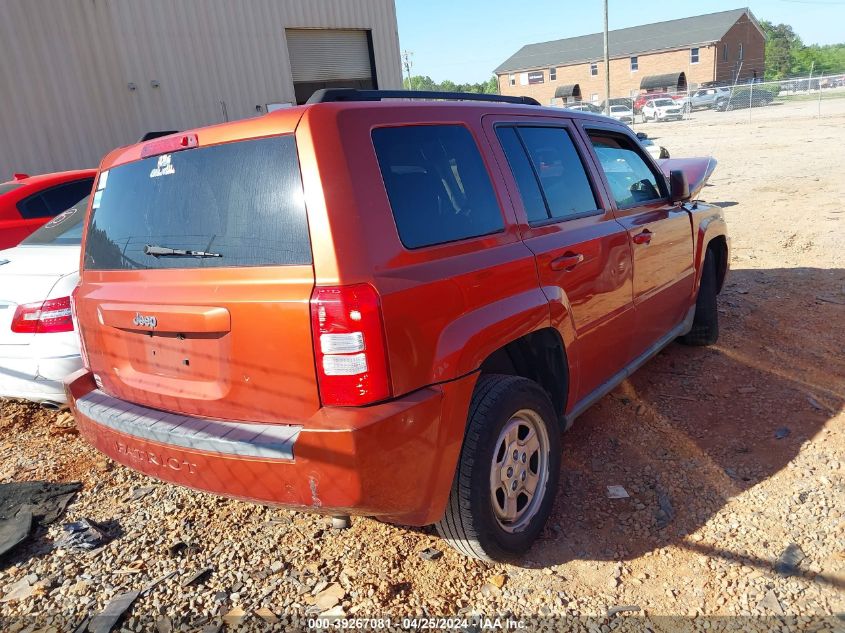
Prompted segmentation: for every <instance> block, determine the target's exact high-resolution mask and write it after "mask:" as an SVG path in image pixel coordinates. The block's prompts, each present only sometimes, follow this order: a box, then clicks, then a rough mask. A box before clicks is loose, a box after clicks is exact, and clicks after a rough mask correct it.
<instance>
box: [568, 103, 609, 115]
mask: <svg viewBox="0 0 845 633" xmlns="http://www.w3.org/2000/svg"><path fill="white" fill-rule="evenodd" d="M566 109H567V110H575V111H576V112H590V113H592V114H601V108H599V107H598V106H597V105H593V104H592V103H585V102H583V101H582V102H581V103H575V104H572V105H568V106H566Z"/></svg>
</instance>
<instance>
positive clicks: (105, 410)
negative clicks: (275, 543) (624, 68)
mask: <svg viewBox="0 0 845 633" xmlns="http://www.w3.org/2000/svg"><path fill="white" fill-rule="evenodd" d="M475 380H476V376H475V375H470V376H467V377H464V378H461V379H458V380H455V381H452V382H449V383H445V384H442V385H438V386H435V387H428V388H425V389H421V390H419V391H416V392H414V393H412V394H410V395H407V396H405V397H403V398H399V399H397V400H394V401H391V402H387V403H384V404H380V405H374V406H370V407H360V408H351V407H350V408H342V407H337V408H333V407H325V408H322V409H320V410H319V411H318V412H317V413H316V414H315V416H314V417H312V418H310V419H308V420H298V421H295V422H292V423H280V424H278V425H276V424H260V425H259V424H250V423H236V422H225V421H220V420H205V419H201V418H195V417H189V416H182V415H178V414H171V413H167V412H164V411H159V410H157V409H151V408H147V407H140V406H138V405H133V404H131V403H127V402H124V401H121V400H118V399H115V398H112V397H110V396H108V395H106V394H104V393H102V392H100V391H98V390H97V387H96V385H95V384H94V380H93V376H92V375H91V373H90V372H88V371H87V370H80V371H79V372H77V373H76V374H74V375H73V376H70V377H69V378H68V379H67V381H66V383H65V387H66V390H67V392H68V396H69V402H70V406H71V408H72V410H73V413H74V416H75V417H76V420H77V424H78V426H79V429H80V431H81V433H82V435H83V436H84V437H85V438H86V439H87V440H88V441H89V442H91V443H92V444H93V445H94V446H95V447H96V448H97V449H99V450H100V451H102V452H103V453H105V454H106V455H108V456H109V457H111V458H112V459H114V460H115V461H117V462H120V463H121V464H124V465H125V466H128V467H130V468H133V469H135V470H138V471H141V472H143V473H146V474H148V475H150V476H152V477H156V478H158V479H161V480H163V481H168V482H172V483H175V484H179V485H182V486H187V487H190V488H194V489H197V490H204V491H207V492H211V493H215V494H219V495H223V496H227V497H233V498H238V499H245V500H249V501H256V502H260V503H266V504H271V505H280V506H286V507H292V508H298V509H307V510H311V511H318V512H326V513H333V514H364V515H371V516H377V517H378V518H380V519H383V520H386V521H390V522H394V523H402V524H405V525H427V524H429V523H433V522H435V521H437V520H438V519H440V517H441V516H442V515H443V511H444V509H445V507H446V501H447V498H448V495H449V490H450V488H451V484H452V478H453V476H454V472H455V466H456V464H457V460H458V455H459V453H460V448H461V443H462V441H463V434H464V428H465V424H466V415H467V410H468V408H469V401H470V397H471V395H472V389H473V387H474V385H475Z"/></svg>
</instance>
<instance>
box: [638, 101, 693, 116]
mask: <svg viewBox="0 0 845 633" xmlns="http://www.w3.org/2000/svg"><path fill="white" fill-rule="evenodd" d="M683 118H684V110H683V107H682V106H681V104H679V103H677V102H676V101H673V100H672V99H652V100H651V101H647V102H646V104H645V105H644V106H643V121H680V120H681V119H683Z"/></svg>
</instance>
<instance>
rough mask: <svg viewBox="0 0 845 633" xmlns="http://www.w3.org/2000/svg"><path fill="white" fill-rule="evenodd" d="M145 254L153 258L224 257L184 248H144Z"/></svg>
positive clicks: (148, 246)
mask: <svg viewBox="0 0 845 633" xmlns="http://www.w3.org/2000/svg"><path fill="white" fill-rule="evenodd" d="M144 254H146V255H152V256H153V257H223V255H221V254H220V253H209V252H208V251H189V250H185V249H184V248H170V247H168V246H152V245H150V244H147V245H145V246H144Z"/></svg>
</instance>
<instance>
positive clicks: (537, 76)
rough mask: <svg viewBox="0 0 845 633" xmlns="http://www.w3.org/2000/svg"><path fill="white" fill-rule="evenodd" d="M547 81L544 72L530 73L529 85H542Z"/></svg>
mask: <svg viewBox="0 0 845 633" xmlns="http://www.w3.org/2000/svg"><path fill="white" fill-rule="evenodd" d="M544 81H545V78H544V73H543V71H542V70H535V71H534V72H531V73H528V84H529V85H532V86H533V85H534V84H541V83H543V82H544Z"/></svg>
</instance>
